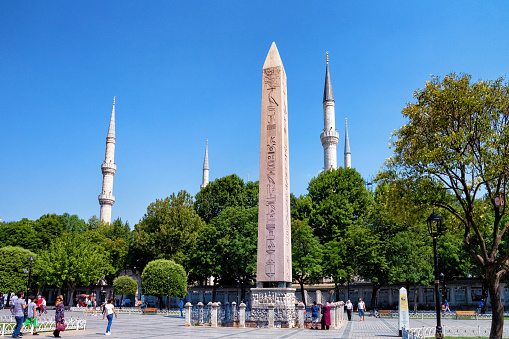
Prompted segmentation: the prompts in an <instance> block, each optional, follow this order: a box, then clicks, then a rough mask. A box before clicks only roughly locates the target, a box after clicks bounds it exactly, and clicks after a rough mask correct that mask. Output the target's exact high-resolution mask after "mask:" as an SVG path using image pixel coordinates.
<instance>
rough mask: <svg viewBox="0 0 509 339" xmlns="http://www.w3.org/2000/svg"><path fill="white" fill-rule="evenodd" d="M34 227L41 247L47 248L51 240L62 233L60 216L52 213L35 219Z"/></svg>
mask: <svg viewBox="0 0 509 339" xmlns="http://www.w3.org/2000/svg"><path fill="white" fill-rule="evenodd" d="M34 229H35V231H36V232H37V236H38V237H39V238H40V239H41V241H42V243H43V247H42V248H43V249H47V248H49V246H50V245H51V243H52V242H53V240H55V239H56V238H58V237H59V236H60V235H61V234H62V232H63V230H64V227H63V225H62V223H61V218H60V216H59V215H56V214H55V213H53V214H44V215H43V216H41V217H40V218H39V219H37V220H36V221H35V225H34Z"/></svg>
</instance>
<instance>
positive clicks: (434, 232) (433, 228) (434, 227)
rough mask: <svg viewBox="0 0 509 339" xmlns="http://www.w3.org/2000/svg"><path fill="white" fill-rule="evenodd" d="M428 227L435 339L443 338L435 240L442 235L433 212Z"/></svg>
mask: <svg viewBox="0 0 509 339" xmlns="http://www.w3.org/2000/svg"><path fill="white" fill-rule="evenodd" d="M426 224H427V225H428V232H429V235H430V236H431V237H432V238H433V258H434V262H435V307H436V313H437V328H436V331H435V338H443V337H444V334H443V333H442V324H441V319H440V298H439V296H438V284H439V283H440V281H439V277H438V252H437V238H438V237H439V236H440V235H442V217H441V216H439V215H438V214H435V212H433V213H431V215H430V216H429V218H428V219H427V220H426Z"/></svg>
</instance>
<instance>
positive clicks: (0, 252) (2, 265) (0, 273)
mask: <svg viewBox="0 0 509 339" xmlns="http://www.w3.org/2000/svg"><path fill="white" fill-rule="evenodd" d="M31 256H32V257H34V258H37V256H36V255H35V253H34V252H31V251H29V250H26V249H24V248H21V247H13V246H5V247H2V248H0V293H7V294H10V293H11V292H18V291H26V288H27V284H28V275H27V274H25V273H24V272H23V269H28V267H29V264H28V258H30V257H31ZM32 276H34V277H37V270H36V269H34V270H32ZM35 280H36V279H34V281H35Z"/></svg>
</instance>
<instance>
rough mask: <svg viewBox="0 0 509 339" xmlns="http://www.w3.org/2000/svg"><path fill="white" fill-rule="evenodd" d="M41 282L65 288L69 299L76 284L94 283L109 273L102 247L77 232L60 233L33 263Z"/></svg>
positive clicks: (109, 263) (110, 271)
mask: <svg viewBox="0 0 509 339" xmlns="http://www.w3.org/2000/svg"><path fill="white" fill-rule="evenodd" d="M35 263H36V267H37V268H38V270H39V271H40V281H41V284H42V285H47V286H55V287H59V288H60V287H65V288H67V289H68V291H69V299H68V300H72V297H73V293H74V289H75V287H76V286H88V285H90V284H95V283H97V282H98V281H99V280H100V279H101V278H102V277H103V276H105V275H108V274H110V273H112V272H113V267H112V265H111V262H110V260H109V258H108V256H107V254H106V253H104V249H103V248H101V247H100V246H99V245H97V244H95V243H94V242H92V241H90V240H89V239H88V238H87V237H86V236H84V235H81V234H79V233H64V234H62V235H61V236H60V237H59V238H58V239H56V240H55V241H53V242H52V243H51V245H50V247H49V249H48V250H47V251H43V252H41V253H40V255H39V259H38V260H37V261H36V262H35Z"/></svg>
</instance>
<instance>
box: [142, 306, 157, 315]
mask: <svg viewBox="0 0 509 339" xmlns="http://www.w3.org/2000/svg"><path fill="white" fill-rule="evenodd" d="M145 313H152V314H157V308H155V307H145V308H144V309H143V314H145Z"/></svg>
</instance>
